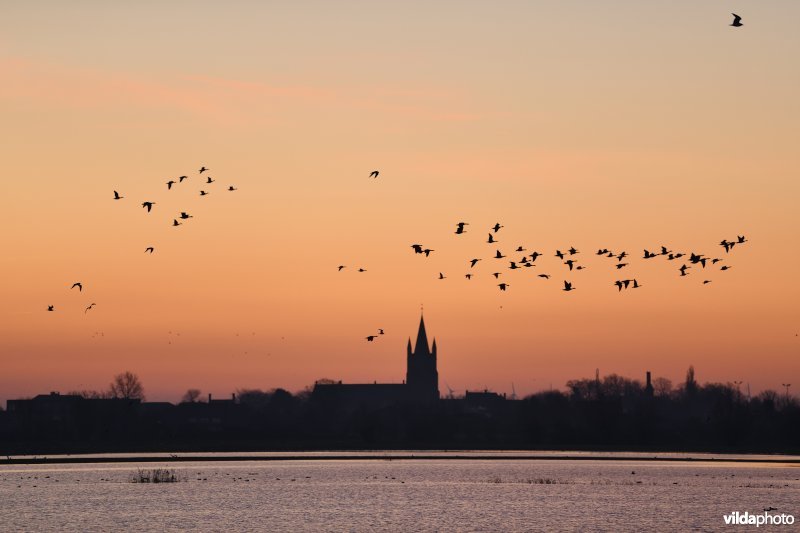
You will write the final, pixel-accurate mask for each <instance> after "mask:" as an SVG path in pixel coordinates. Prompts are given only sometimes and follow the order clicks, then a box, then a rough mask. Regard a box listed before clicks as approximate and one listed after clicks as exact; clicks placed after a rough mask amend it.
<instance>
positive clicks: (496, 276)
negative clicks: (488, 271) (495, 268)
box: [492, 272, 500, 279]
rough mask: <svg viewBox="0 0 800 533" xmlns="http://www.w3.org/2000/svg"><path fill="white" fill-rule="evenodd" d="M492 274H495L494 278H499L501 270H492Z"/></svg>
mask: <svg viewBox="0 0 800 533" xmlns="http://www.w3.org/2000/svg"><path fill="white" fill-rule="evenodd" d="M492 276H494V279H498V278H499V277H500V272H492Z"/></svg>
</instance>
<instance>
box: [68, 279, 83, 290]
mask: <svg viewBox="0 0 800 533" xmlns="http://www.w3.org/2000/svg"><path fill="white" fill-rule="evenodd" d="M75 287H78V290H79V291H81V292H83V283H81V282H80V281H78V282H75V283H73V284H72V287H70V289H74V288H75Z"/></svg>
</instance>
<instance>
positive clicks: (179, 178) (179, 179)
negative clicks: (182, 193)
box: [178, 176, 189, 183]
mask: <svg viewBox="0 0 800 533" xmlns="http://www.w3.org/2000/svg"><path fill="white" fill-rule="evenodd" d="M188 177H189V176H179V177H178V183H183V180H185V179H186V178H188Z"/></svg>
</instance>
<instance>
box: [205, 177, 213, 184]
mask: <svg viewBox="0 0 800 533" xmlns="http://www.w3.org/2000/svg"><path fill="white" fill-rule="evenodd" d="M206 183H214V180H212V179H211V176H208V177H207V178H206Z"/></svg>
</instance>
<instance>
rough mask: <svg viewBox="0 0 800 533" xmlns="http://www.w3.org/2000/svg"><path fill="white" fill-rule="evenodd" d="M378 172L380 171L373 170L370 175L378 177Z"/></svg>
mask: <svg viewBox="0 0 800 533" xmlns="http://www.w3.org/2000/svg"><path fill="white" fill-rule="evenodd" d="M378 174H380V172H378V171H377V170H373V171H372V172H370V173H369V177H370V178H377V177H378Z"/></svg>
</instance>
